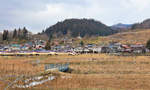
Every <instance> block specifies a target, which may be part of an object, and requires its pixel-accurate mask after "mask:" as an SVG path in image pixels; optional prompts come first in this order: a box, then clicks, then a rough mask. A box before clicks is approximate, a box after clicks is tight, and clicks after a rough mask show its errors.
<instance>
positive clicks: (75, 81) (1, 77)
mask: <svg viewBox="0 0 150 90" xmlns="http://www.w3.org/2000/svg"><path fill="white" fill-rule="evenodd" d="M37 60H38V63H37ZM68 62H69V63H70V65H69V67H70V68H71V70H70V72H66V73H60V72H57V74H59V75H58V76H57V78H55V79H54V80H51V81H48V82H45V83H43V84H40V85H36V86H34V87H30V88H27V89H21V88H13V87H11V86H10V87H9V88H8V89H9V90H43V89H44V90H50V89H52V90H149V89H150V84H149V83H150V56H130V57H125V56H112V55H106V54H84V55H78V56H67V55H61V56H39V57H34V56H33V57H0V90H3V89H4V88H6V87H7V86H8V85H9V84H10V83H11V82H12V81H14V80H15V79H16V77H19V76H21V75H24V76H28V77H30V76H34V75H38V74H40V73H43V72H44V65H45V64H56V63H68ZM55 73H56V72H55Z"/></svg>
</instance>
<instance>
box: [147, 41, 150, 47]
mask: <svg viewBox="0 0 150 90" xmlns="http://www.w3.org/2000/svg"><path fill="white" fill-rule="evenodd" d="M146 47H147V48H148V49H150V40H148V41H147V44H146Z"/></svg>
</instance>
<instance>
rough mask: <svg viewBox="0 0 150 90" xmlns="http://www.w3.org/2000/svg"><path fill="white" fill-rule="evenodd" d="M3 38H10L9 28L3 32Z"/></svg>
mask: <svg viewBox="0 0 150 90" xmlns="http://www.w3.org/2000/svg"><path fill="white" fill-rule="evenodd" d="M3 40H8V30H4V32H3Z"/></svg>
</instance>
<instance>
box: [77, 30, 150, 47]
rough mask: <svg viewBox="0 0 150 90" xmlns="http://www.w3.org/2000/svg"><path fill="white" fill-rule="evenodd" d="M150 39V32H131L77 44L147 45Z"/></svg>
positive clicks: (95, 38) (84, 39) (89, 39)
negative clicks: (116, 43)
mask: <svg viewBox="0 0 150 90" xmlns="http://www.w3.org/2000/svg"><path fill="white" fill-rule="evenodd" d="M149 39H150V30H149V29H148V30H130V31H128V32H121V33H117V34H114V35H110V36H103V37H92V38H91V37H90V38H88V39H87V38H83V39H82V40H78V41H77V42H76V43H77V44H78V43H80V41H84V43H85V44H89V43H93V44H98V45H99V44H102V45H103V44H108V43H109V42H120V43H122V44H137V43H140V44H146V42H147V41H148V40H149Z"/></svg>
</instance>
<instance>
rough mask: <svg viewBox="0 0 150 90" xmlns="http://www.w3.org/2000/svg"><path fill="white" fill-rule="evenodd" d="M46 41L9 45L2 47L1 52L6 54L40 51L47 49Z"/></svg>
mask: <svg viewBox="0 0 150 90" xmlns="http://www.w3.org/2000/svg"><path fill="white" fill-rule="evenodd" d="M45 44H46V41H44V40H35V41H34V42H28V43H25V44H9V45H0V51H6V52H15V51H29V50H30V51H31V50H39V49H43V48H44V47H45Z"/></svg>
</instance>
